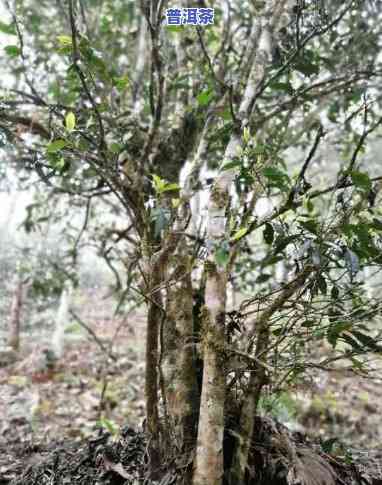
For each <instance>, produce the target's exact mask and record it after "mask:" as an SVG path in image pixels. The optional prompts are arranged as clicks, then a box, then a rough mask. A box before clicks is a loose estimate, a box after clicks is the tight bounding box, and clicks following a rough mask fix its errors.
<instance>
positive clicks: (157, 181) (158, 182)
mask: <svg viewBox="0 0 382 485" xmlns="http://www.w3.org/2000/svg"><path fill="white" fill-rule="evenodd" d="M153 185H154V190H155V192H157V193H158V194H160V193H161V191H162V190H163V188H164V186H165V181H164V180H163V179H161V178H160V177H159V175H156V174H155V173H154V174H153Z"/></svg>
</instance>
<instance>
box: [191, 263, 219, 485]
mask: <svg viewBox="0 0 382 485" xmlns="http://www.w3.org/2000/svg"><path fill="white" fill-rule="evenodd" d="M207 265H208V270H207V282H206V305H205V308H204V311H203V328H202V345H203V358H204V368H203V386H202V396H201V403H200V416H199V427H198V441H197V450H196V460H195V471H194V478H193V484H194V485H220V484H221V483H222V479H223V432H224V402H225V379H226V376H225V365H224V345H225V327H224V321H225V304H226V275H225V270H223V271H222V270H220V271H219V270H218V268H217V267H216V266H215V265H214V264H213V263H212V262H208V263H207Z"/></svg>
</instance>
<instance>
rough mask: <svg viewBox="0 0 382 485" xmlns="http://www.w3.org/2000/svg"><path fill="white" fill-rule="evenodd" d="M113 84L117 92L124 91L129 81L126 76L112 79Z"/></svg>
mask: <svg viewBox="0 0 382 485" xmlns="http://www.w3.org/2000/svg"><path fill="white" fill-rule="evenodd" d="M113 84H114V86H115V87H116V88H117V90H118V91H119V92H122V91H124V90H125V89H126V88H127V87H129V85H130V80H129V78H128V77H127V76H123V77H115V78H113Z"/></svg>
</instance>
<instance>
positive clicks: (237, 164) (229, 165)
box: [221, 158, 243, 171]
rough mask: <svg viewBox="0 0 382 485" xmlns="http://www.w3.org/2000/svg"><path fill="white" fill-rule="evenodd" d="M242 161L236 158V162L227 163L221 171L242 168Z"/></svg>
mask: <svg viewBox="0 0 382 485" xmlns="http://www.w3.org/2000/svg"><path fill="white" fill-rule="evenodd" d="M242 163H243V162H242V160H240V159H239V158H235V159H234V160H231V161H229V162H226V163H225V164H224V165H223V166H222V168H221V170H222V171H225V170H231V169H232V168H236V167H240V166H241V165H242Z"/></svg>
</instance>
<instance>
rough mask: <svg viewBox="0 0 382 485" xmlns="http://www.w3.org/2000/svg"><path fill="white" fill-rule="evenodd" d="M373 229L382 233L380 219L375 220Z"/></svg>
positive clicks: (372, 225)
mask: <svg viewBox="0 0 382 485" xmlns="http://www.w3.org/2000/svg"><path fill="white" fill-rule="evenodd" d="M371 227H372V228H373V229H375V230H376V231H382V221H381V220H380V219H377V218H374V219H373V222H372V224H371Z"/></svg>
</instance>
